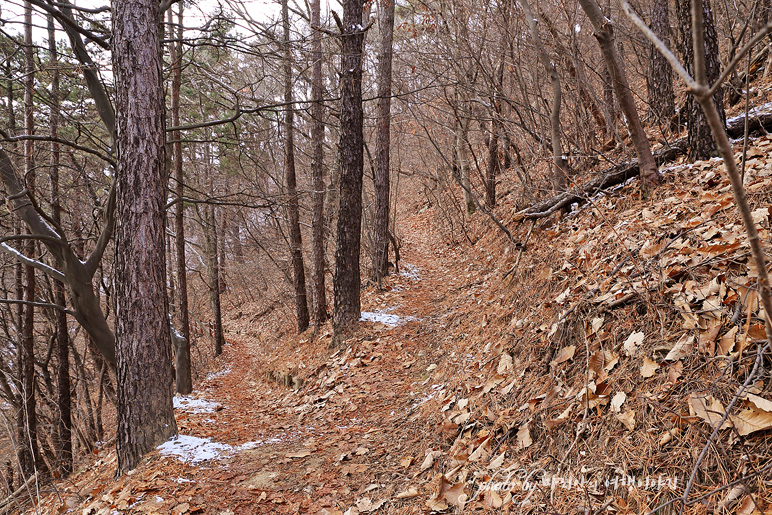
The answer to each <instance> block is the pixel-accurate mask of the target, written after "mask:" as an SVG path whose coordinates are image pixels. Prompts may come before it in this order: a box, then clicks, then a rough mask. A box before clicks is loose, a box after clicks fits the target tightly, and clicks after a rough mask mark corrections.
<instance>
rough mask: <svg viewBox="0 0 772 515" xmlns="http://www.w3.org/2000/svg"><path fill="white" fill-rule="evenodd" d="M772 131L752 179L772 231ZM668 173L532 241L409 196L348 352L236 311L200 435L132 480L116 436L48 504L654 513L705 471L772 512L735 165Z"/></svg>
mask: <svg viewBox="0 0 772 515" xmlns="http://www.w3.org/2000/svg"><path fill="white" fill-rule="evenodd" d="M770 150H772V137H770V136H766V137H761V138H759V139H757V140H755V141H754V143H753V146H752V149H751V152H750V156H751V157H750V159H749V161H748V163H747V171H746V177H745V181H746V185H747V190H748V193H749V197H750V200H751V202H752V204H753V209H754V217H755V218H756V221H757V223H758V225H759V228H760V232H761V236H762V239H763V241H764V244H765V248H767V249H768V250H769V246H770V223H771V221H772V210H770V208H771V207H772V191H771V190H772V188H771V186H772V162H770V163H767V156H768V154H769V152H770ZM663 172H664V174H665V180H666V184H665V185H663V186H662V187H661V188H660V189H659V190H658V191H657V192H656V195H655V198H653V199H650V200H648V201H645V202H644V201H641V200H640V199H639V196H638V194H637V189H638V187H637V182H636V181H633V182H632V183H631V184H628V185H627V186H625V187H622V188H620V189H618V190H616V191H613V192H608V193H605V194H599V195H598V196H596V197H595V198H593V199H592V200H591V201H590V202H589V203H588V204H586V205H585V206H584V207H583V208H582V209H581V210H580V211H578V212H576V213H572V214H571V215H569V216H566V217H564V218H562V219H560V220H554V219H548V220H544V221H538V222H536V223H535V224H534V226H533V227H531V225H530V224H531V222H527V223H524V224H522V225H518V226H514V227H511V229H512V230H513V233H514V235H515V237H516V239H518V240H519V241H520V242H522V243H524V244H525V248H524V249H519V248H517V247H516V246H514V245H513V244H512V243H510V242H509V241H508V240H507V239H506V238H504V237H503V236H502V235H501V233H499V232H497V231H496V229H492V228H491V227H490V223H489V221H488V220H486V219H485V218H484V217H483V216H477V215H476V216H475V218H474V219H473V220H472V222H471V224H470V228H469V234H468V235H469V237H470V239H471V240H472V241H474V242H475V244H474V246H466V245H450V244H448V243H447V242H446V241H445V240H444V239H443V238H442V237H440V236H439V235H438V233H437V230H436V229H437V218H436V217H437V216H438V214H437V213H436V211H435V209H436V207H434V206H424V207H423V208H422V209H417V208H411V209H410V210H409V214H407V215H405V216H404V217H403V219H401V220H400V227H402V231H403V236H404V242H405V243H404V247H403V259H404V261H405V263H403V265H402V266H403V271H402V273H401V274H397V275H393V276H391V277H390V278H388V279H387V281H386V285H387V291H385V292H380V293H379V292H375V291H373V290H372V289H369V290H367V291H366V292H365V294H364V298H363V310H364V311H365V312H366V313H365V314H364V318H365V319H366V320H367V321H365V322H363V323H362V324H361V330H360V333H359V334H358V335H357V337H356V338H354V339H352V340H350V341H348V342H347V346H346V347H345V348H343V349H339V350H330V349H329V348H328V346H329V341H330V332H329V328H328V327H327V328H322V329H321V330H320V331H319V335H318V336H319V337H318V338H316V339H314V340H312V338H311V333H310V332H309V333H305V334H303V335H300V336H299V337H285V338H282V339H277V338H276V337H275V336H274V335H275V334H277V327H278V326H279V325H281V324H282V323H283V322H282V321H281V320H279V319H278V318H276V317H274V318H270V317H269V318H264V319H255V320H253V319H251V318H249V317H248V316H245V314H248V313H249V312H250V309H251V307H250V306H244V309H243V310H241V311H240V312H239V313H229V314H228V320H227V327H228V333H227V337H228V341H229V344H228V346H227V348H226V352H225V354H224V356H223V357H222V358H221V359H220V360H219V362H218V366H219V367H220V370H219V371H218V372H217V373H215V374H213V375H211V376H210V377H209V378H208V379H207V380H206V381H205V382H204V383H203V384H201V385H198V389H197V390H196V392H195V394H194V395H193V396H192V397H191V398H185V399H178V404H179V408H178V410H177V419H178V424H179V427H180V432H181V434H182V435H185V437H184V438H181V439H179V440H177V441H176V442H170V443H169V444H167V445H166V446H165V447H164V449H162V450H160V451H159V452H157V453H154V454H152V455H150V456H149V457H148V458H147V459H146V460H145V461H144V462H143V464H142V465H141V466H140V467H139V468H138V469H137V470H136V471H135V472H133V473H132V474H130V475H127V476H124V477H122V478H119V479H118V480H113V478H112V474H113V473H114V469H115V454H114V452H113V451H112V450H111V449H110V448H109V447H107V446H106V447H105V448H104V450H103V451H101V454H100V455H99V456H98V460H97V461H95V463H94V464H93V465H92V466H90V467H89V468H88V469H86V470H80V471H78V472H77V473H76V474H75V475H74V476H73V477H72V478H71V479H70V480H69V481H68V482H66V483H62V484H59V485H57V492H56V493H55V494H41V498H40V510H41V511H42V512H44V513H67V512H70V513H83V514H112V513H207V514H210V513H211V514H219V515H223V514H241V513H247V514H248V513H266V514H268V513H327V514H334V513H344V512H346V513H348V514H350V515H353V514H355V513H426V512H430V511H437V512H443V511H449V512H460V511H462V510H463V511H474V510H483V511H491V512H502V513H561V514H562V513H601V512H614V513H645V512H646V511H648V510H651V509H653V508H655V507H656V506H658V505H660V504H662V503H665V502H668V501H672V500H674V499H677V498H679V497H682V496H684V493H685V491H686V490H687V488H688V496H687V498H688V500H689V502H690V504H689V505H688V506H687V507H686V510H685V512H686V513H707V512H714V511H715V512H720V511H721V510H729V511H731V512H736V513H744V514H751V513H772V504H771V503H772V495H771V494H770V480H769V477H772V472H770V468H771V467H772V453H770V444H771V443H772V439H771V438H770V435H772V433H770V428H772V380H771V379H770V372H769V370H770V366H771V365H772V363H770V360H769V352H767V353H766V354H762V353H761V351H762V350H763V346H764V331H763V325H762V323H763V317H764V316H765V314H764V313H763V311H762V310H761V309H760V308H759V303H758V298H757V293H756V289H755V281H754V277H755V271H754V268H753V266H752V265H751V264H750V262H749V253H748V246H747V240H746V237H745V234H744V232H743V230H742V227H741V224H740V221H739V218H738V216H737V214H736V212H735V210H734V207H733V202H732V197H731V191H730V190H729V186H728V182H727V180H726V179H725V177H724V174H722V165H721V163H720V162H719V161H716V160H713V161H706V162H699V163H693V164H685V163H677V164H675V165H672V166H669V167H667V168H666V169H664V170H663ZM499 209H500V212H501V214H502V215H503V218H504V219H506V217H507V216H506V213H507V211H509V212H510V213H514V211H515V210H516V208H515V206H513V205H509V206H508V205H506V204H505V205H504V206H501V207H500V208H499ZM287 385H291V386H293V387H295V388H290V387H289V386H287ZM741 385H745V388H744V389H743V391H742V392H739V394H738V390H739V389H740V386H741ZM727 410H728V416H726V417H725V416H724V414H725V412H726V411H727ZM714 428H716V430H715V431H714ZM711 433H715V435H713V436H712V435H711ZM703 451H704V452H703ZM692 476H693V477H692ZM44 487H45V485H44ZM678 507H679V506H678V504H674V505H672V506H671V507H669V508H667V510H673V512H676V511H677V509H678Z"/></svg>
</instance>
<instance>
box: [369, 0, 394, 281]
mask: <svg viewBox="0 0 772 515" xmlns="http://www.w3.org/2000/svg"><path fill="white" fill-rule="evenodd" d="M394 3H395V2H394V0H385V1H384V2H383V3H379V4H378V10H379V26H380V29H381V50H380V56H379V58H378V107H377V110H378V114H377V121H376V131H377V133H376V139H375V177H374V183H375V212H374V213H373V255H372V262H373V270H372V272H373V273H372V279H373V281H375V283H376V284H377V285H378V287H379V288H380V287H381V281H382V278H383V276H384V275H386V274H387V273H388V267H387V263H388V257H389V204H390V196H391V185H390V175H391V171H390V159H389V158H390V155H389V154H390V151H391V67H392V64H391V63H392V53H393V52H392V42H393V38H394Z"/></svg>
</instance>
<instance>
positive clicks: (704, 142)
mask: <svg viewBox="0 0 772 515" xmlns="http://www.w3.org/2000/svg"><path fill="white" fill-rule="evenodd" d="M675 5H676V18H678V33H679V36H680V37H679V39H678V49H679V51H680V52H681V55H682V57H683V61H684V68H685V69H686V71H687V72H688V73H690V74H694V47H693V46H692V16H691V6H690V0H677V1H676V4H675ZM702 12H703V23H704V31H705V34H704V36H705V45H704V46H705V79H706V80H707V83H708V84H713V82H715V81H716V79H718V77H719V75H720V74H721V63H720V62H719V57H718V38H717V35H716V26H715V24H714V23H713V10H712V9H711V7H710V0H703V2H702ZM713 103H714V104H715V105H716V111H717V112H718V115H719V117H720V118H721V120H722V121H723V122H724V123H726V113H725V111H724V93H723V88H718V90H717V91H716V93H715V95H713ZM684 110H685V111H686V128H687V133H688V137H689V140H688V141H689V159H691V160H699V159H708V158H710V157H712V156H714V155H716V152H717V150H716V143H715V141H714V139H713V134H712V132H711V131H710V126H709V124H708V121H707V118H706V117H705V113H704V111H703V110H702V108H700V106H699V104H698V103H697V102H696V101H695V99H694V97H693V96H692V95H688V96H687V98H686V107H685V108H684Z"/></svg>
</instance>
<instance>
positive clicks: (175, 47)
mask: <svg viewBox="0 0 772 515" xmlns="http://www.w3.org/2000/svg"><path fill="white" fill-rule="evenodd" d="M178 6H179V7H178V9H179V11H178V12H177V27H176V30H175V29H174V24H173V21H174V17H173V14H172V9H171V8H170V9H169V27H170V29H169V30H170V32H171V33H172V34H175V33H176V38H172V39H176V40H177V41H174V42H172V43H170V44H169V53H170V54H171V55H170V59H171V63H172V125H173V126H174V127H179V126H180V87H181V84H182V62H181V61H182V35H183V34H182V9H183V6H182V3H179V4H178ZM172 140H173V141H174V144H173V145H172V148H173V149H174V182H175V184H174V191H175V194H176V196H177V206H176V207H175V211H174V229H175V231H176V234H175V238H174V250H175V256H176V262H177V297H178V299H179V301H178V302H179V309H178V311H179V313H178V317H179V332H180V336H182V338H175V339H174V342H175V349H174V371H175V388H176V390H177V393H181V394H183V395H187V394H189V393H190V392H191V391H193V379H192V376H191V370H190V367H191V363H190V319H189V314H188V273H187V272H188V271H187V265H186V257H185V202H184V201H183V200H182V199H183V198H184V196H185V175H184V173H183V167H182V140H181V134H180V131H172Z"/></svg>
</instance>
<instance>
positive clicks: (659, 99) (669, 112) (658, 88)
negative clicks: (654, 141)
mask: <svg viewBox="0 0 772 515" xmlns="http://www.w3.org/2000/svg"><path fill="white" fill-rule="evenodd" d="M651 30H652V31H653V32H654V34H656V35H657V37H658V38H659V39H660V40H662V42H663V43H665V45H667V46H668V47H669V46H670V12H669V8H668V0H651ZM646 85H647V86H648V90H649V109H650V115H651V116H652V118H653V119H654V120H655V121H656V122H657V123H659V125H660V126H661V127H663V128H670V126H671V121H672V120H673V117H674V116H675V95H674V93H673V69H672V68H671V67H670V63H668V62H667V59H665V57H664V56H663V55H662V54H661V53H660V52H658V51H657V49H655V48H654V45H649V76H648V77H647V80H646Z"/></svg>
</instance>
